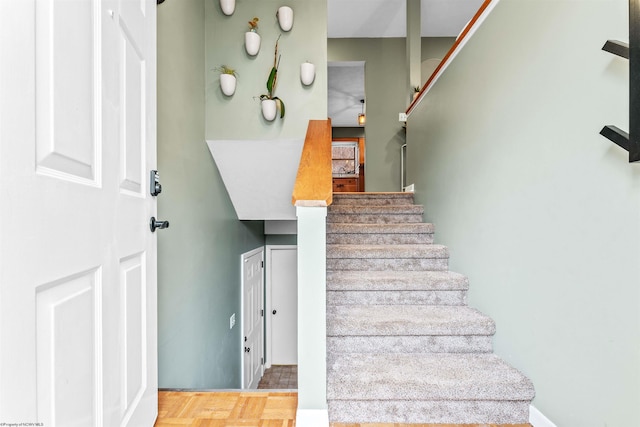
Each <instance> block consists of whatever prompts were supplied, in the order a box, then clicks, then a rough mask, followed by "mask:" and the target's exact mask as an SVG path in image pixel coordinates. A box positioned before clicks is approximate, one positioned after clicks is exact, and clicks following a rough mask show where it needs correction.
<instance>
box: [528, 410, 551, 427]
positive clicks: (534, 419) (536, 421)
mask: <svg viewBox="0 0 640 427" xmlns="http://www.w3.org/2000/svg"><path fill="white" fill-rule="evenodd" d="M529 423H530V424H531V425H532V426H533V427H557V426H556V425H555V424H554V423H552V422H551V420H549V418H547V417H545V416H544V414H542V412H540V411H539V410H538V409H537V408H536V407H535V406H533V405H531V406H529Z"/></svg>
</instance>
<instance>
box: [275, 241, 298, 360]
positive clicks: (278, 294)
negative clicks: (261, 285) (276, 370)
mask: <svg viewBox="0 0 640 427" xmlns="http://www.w3.org/2000/svg"><path fill="white" fill-rule="evenodd" d="M270 254H271V260H270V263H269V269H270V272H269V277H270V292H271V298H270V301H271V305H270V309H271V312H270V313H269V314H268V315H269V319H270V326H269V328H270V330H271V351H270V354H271V360H270V361H269V363H270V364H271V365H297V364H298V250H297V249H296V247H295V246H292V247H290V246H286V247H281V248H280V247H274V248H273V249H272V250H271V251H270Z"/></svg>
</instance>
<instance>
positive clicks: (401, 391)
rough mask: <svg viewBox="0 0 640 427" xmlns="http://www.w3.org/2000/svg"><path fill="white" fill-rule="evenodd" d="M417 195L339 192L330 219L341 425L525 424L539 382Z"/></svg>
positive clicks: (332, 349) (333, 346)
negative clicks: (501, 334) (508, 353)
mask: <svg viewBox="0 0 640 427" xmlns="http://www.w3.org/2000/svg"><path fill="white" fill-rule="evenodd" d="M422 214H423V207H422V206H417V205H414V204H413V194H411V193H336V194H334V196H333V205H332V206H330V207H329V212H328V216H327V400H328V404H329V419H330V421H331V422H337V423H455V424H480V423H495V424H521V423H527V422H528V419H529V405H530V402H531V399H533V396H534V389H533V385H532V383H531V381H529V379H527V378H526V377H525V376H523V375H522V374H521V373H520V372H518V371H517V370H516V369H514V368H513V367H511V366H509V365H508V364H507V363H506V362H504V361H503V360H501V359H500V358H499V357H497V356H496V355H494V354H493V353H492V344H491V340H492V336H493V334H494V333H495V324H494V322H493V320H492V319H491V318H489V317H488V316H486V315H484V314H482V313H480V312H479V311H477V310H475V309H472V308H470V307H468V306H467V303H466V292H467V290H468V287H469V285H468V280H467V278H466V277H464V276H462V275H460V274H458V273H454V272H451V271H449V270H448V258H449V252H448V249H447V247H445V246H442V245H436V244H434V243H433V225H432V224H425V223H423V222H422Z"/></svg>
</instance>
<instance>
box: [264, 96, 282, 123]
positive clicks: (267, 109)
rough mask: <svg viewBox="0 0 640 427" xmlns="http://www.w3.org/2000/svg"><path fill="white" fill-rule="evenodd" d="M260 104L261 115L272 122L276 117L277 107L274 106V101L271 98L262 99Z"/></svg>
mask: <svg viewBox="0 0 640 427" xmlns="http://www.w3.org/2000/svg"><path fill="white" fill-rule="evenodd" d="M260 104H261V106H262V117H264V119H265V120H267V121H270V122H272V121H273V120H274V119H275V118H276V113H277V112H278V109H277V108H276V101H275V100H273V99H263V100H262V101H261V102H260Z"/></svg>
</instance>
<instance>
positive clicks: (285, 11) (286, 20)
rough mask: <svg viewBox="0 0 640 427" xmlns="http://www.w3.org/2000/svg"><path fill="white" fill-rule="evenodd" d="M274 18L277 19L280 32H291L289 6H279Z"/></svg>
mask: <svg viewBox="0 0 640 427" xmlns="http://www.w3.org/2000/svg"><path fill="white" fill-rule="evenodd" d="M276 16H277V17H278V24H280V28H281V29H282V31H289V30H291V28H292V27H293V9H291V8H290V7H289V6H281V7H280V8H278V13H276Z"/></svg>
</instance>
